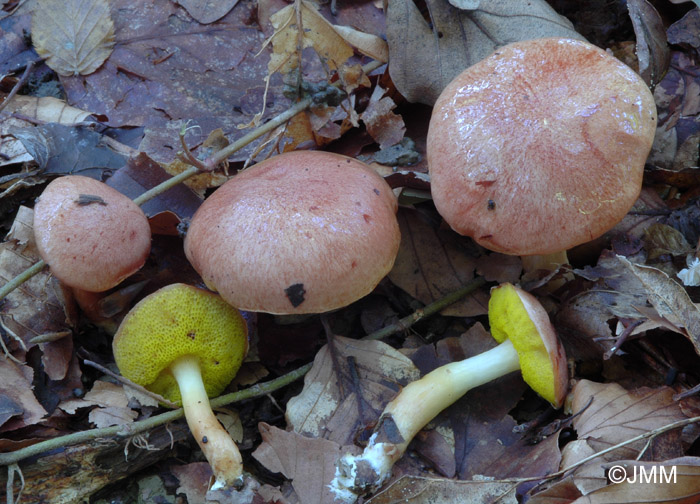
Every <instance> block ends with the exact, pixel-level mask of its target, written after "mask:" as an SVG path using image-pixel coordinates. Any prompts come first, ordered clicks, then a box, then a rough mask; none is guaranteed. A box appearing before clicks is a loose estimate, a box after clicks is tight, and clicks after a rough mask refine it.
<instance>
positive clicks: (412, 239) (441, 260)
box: [389, 208, 488, 317]
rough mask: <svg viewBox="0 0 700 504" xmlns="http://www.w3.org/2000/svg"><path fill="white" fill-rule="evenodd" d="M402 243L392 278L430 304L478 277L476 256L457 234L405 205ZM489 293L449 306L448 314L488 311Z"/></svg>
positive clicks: (444, 311) (423, 301)
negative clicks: (464, 247) (469, 252)
mask: <svg viewBox="0 0 700 504" xmlns="http://www.w3.org/2000/svg"><path fill="white" fill-rule="evenodd" d="M398 218H399V227H400V229H401V245H400V247H399V253H398V255H397V257H396V262H395V263H394V268H393V269H392V270H391V271H390V272H389V279H390V280H391V281H392V282H393V283H394V284H395V285H397V286H399V287H400V288H401V289H403V290H405V291H406V292H408V293H409V294H410V295H411V296H413V297H415V298H417V299H418V300H420V301H421V302H422V303H425V304H428V303H431V302H433V301H436V300H438V299H440V298H442V297H443V296H444V295H446V294H447V293H449V292H452V291H454V290H457V289H458V288H459V287H461V286H463V285H464V284H466V283H467V282H469V281H470V280H472V279H473V278H474V269H475V267H476V261H475V258H473V257H471V256H469V255H468V254H467V253H465V251H464V249H463V248H462V247H460V246H459V244H458V243H457V242H456V241H455V240H456V239H457V238H455V236H454V234H453V233H449V232H443V231H441V230H439V229H435V228H434V227H433V226H431V225H430V224H429V223H428V222H427V221H426V219H425V218H424V217H423V216H421V215H420V214H419V213H418V212H416V211H413V210H408V209H405V208H401V209H400V210H399V214H398ZM487 304H488V299H487V295H486V294H485V293H483V292H481V291H477V292H476V293H474V294H472V295H470V296H468V297H467V298H465V299H464V300H462V301H459V302H457V303H455V304H453V305H451V306H448V307H447V308H445V309H444V310H443V311H442V313H443V314H444V315H452V316H460V317H472V316H475V315H483V314H484V313H486V311H487V310H486V306H487Z"/></svg>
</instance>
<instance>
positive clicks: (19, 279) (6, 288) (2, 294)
mask: <svg viewBox="0 0 700 504" xmlns="http://www.w3.org/2000/svg"><path fill="white" fill-rule="evenodd" d="M44 266H46V263H45V262H44V261H43V260H42V259H39V261H38V262H35V263H34V264H33V265H32V266H30V267H29V268H27V269H26V270H24V271H23V272H22V273H20V274H19V275H17V276H16V277H14V278H13V279H12V280H10V281H9V282H7V283H6V284H5V285H3V286H2V287H1V288H0V301H1V300H3V299H5V298H6V297H7V295H8V294H9V293H10V292H12V291H13V290H15V289H16V288H17V287H19V286H20V285H22V284H23V283H24V282H26V281H27V280H29V279H30V278H32V277H33V276H34V275H36V274H37V273H39V272H40V271H41V270H43V269H44Z"/></svg>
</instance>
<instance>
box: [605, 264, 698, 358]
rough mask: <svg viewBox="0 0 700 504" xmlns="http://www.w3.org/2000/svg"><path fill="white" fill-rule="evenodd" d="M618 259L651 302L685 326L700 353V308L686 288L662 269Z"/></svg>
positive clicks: (660, 310) (658, 310)
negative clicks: (630, 272) (638, 282)
mask: <svg viewBox="0 0 700 504" xmlns="http://www.w3.org/2000/svg"><path fill="white" fill-rule="evenodd" d="M618 257H619V259H620V261H621V262H622V264H624V265H625V266H626V267H627V268H629V269H630V270H631V271H632V272H633V273H634V275H635V276H636V277H637V278H638V279H639V280H640V281H641V283H642V285H643V286H644V288H645V290H646V293H647V297H648V299H649V302H650V303H651V304H652V305H653V306H654V308H655V309H656V311H657V312H658V313H659V315H661V316H662V317H666V318H668V319H669V320H671V321H673V322H675V323H677V324H679V325H681V326H683V327H685V330H686V331H687V334H686V336H687V337H688V339H689V340H690V342H691V343H692V344H693V346H694V347H695V351H696V352H697V353H698V354H700V339H699V338H700V308H698V307H697V306H696V305H695V304H694V303H693V301H692V300H691V299H690V296H689V295H688V292H687V291H686V290H685V288H684V287H683V286H681V285H680V284H679V283H678V282H676V281H675V280H673V279H672V278H670V277H669V276H668V275H667V274H666V273H664V272H663V271H661V270H658V269H656V268H652V267H651V266H642V265H639V264H634V263H632V262H630V261H629V260H627V259H626V258H625V257H622V256H618Z"/></svg>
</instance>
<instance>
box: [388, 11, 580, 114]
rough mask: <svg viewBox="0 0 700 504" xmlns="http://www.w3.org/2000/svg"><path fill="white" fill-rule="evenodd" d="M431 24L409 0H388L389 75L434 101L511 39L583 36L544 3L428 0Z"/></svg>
mask: <svg viewBox="0 0 700 504" xmlns="http://www.w3.org/2000/svg"><path fill="white" fill-rule="evenodd" d="M426 6H427V8H428V11H429V12H430V14H429V16H430V20H431V22H432V26H429V25H428V22H427V21H426V19H425V17H424V16H423V13H422V12H421V11H420V10H419V9H418V7H417V6H416V5H415V4H414V3H413V0H389V7H388V11H387V42H388V43H389V74H390V75H391V78H392V80H393V82H394V83H395V84H396V88H397V89H398V91H399V92H400V93H401V94H402V95H403V96H404V97H405V98H406V99H407V100H408V101H409V102H413V103H424V104H426V105H432V104H433V103H435V100H436V99H437V97H438V95H439V94H440V92H441V91H442V90H443V88H444V87H445V86H446V85H447V84H448V83H449V82H450V81H451V80H452V79H453V78H454V77H455V76H456V75H457V74H459V73H460V72H461V71H462V70H464V69H465V68H467V67H469V66H471V65H473V64H474V63H476V62H478V61H480V60H482V59H484V58H485V57H486V56H488V55H489V54H491V53H492V52H493V51H494V50H495V49H497V48H498V47H500V46H503V45H505V44H508V43H510V42H516V41H518V40H528V39H532V38H539V37H566V38H574V39H582V38H583V37H581V35H579V34H578V33H577V32H576V31H575V30H574V29H573V26H572V25H571V23H570V22H569V21H568V20H567V19H566V18H564V17H562V16H560V15H559V14H557V13H556V12H555V11H554V10H553V9H552V8H551V7H550V6H549V4H547V2H545V1H542V0H535V1H530V2H503V1H500V0H482V2H481V5H480V7H479V9H477V10H474V11H462V10H459V9H457V8H455V7H453V6H452V5H449V4H448V3H447V2H444V1H442V0H428V1H427V2H426Z"/></svg>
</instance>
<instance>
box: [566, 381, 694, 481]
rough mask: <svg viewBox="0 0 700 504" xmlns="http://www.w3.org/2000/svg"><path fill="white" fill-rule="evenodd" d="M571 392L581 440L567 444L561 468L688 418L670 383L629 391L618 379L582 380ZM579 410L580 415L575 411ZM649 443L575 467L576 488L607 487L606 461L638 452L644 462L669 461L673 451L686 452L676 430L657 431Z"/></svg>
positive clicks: (612, 452)
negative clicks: (675, 398) (614, 380)
mask: <svg viewBox="0 0 700 504" xmlns="http://www.w3.org/2000/svg"><path fill="white" fill-rule="evenodd" d="M571 394H572V399H573V401H572V411H573V413H574V417H573V426H574V428H575V429H576V433H577V440H576V441H574V442H571V443H569V444H567V445H566V446H565V447H564V449H563V451H562V457H563V458H562V463H561V465H562V467H568V466H571V465H572V464H574V463H576V462H577V461H578V460H581V459H583V458H585V457H587V456H589V455H591V454H592V453H597V452H600V451H601V450H604V449H607V448H610V447H612V446H615V445H617V444H620V443H622V442H625V441H627V440H629V439H631V438H633V437H636V436H638V435H640V434H643V433H645V432H649V431H652V430H654V429H657V428H659V427H663V426H665V425H668V424H671V423H673V422H676V421H679V420H683V419H685V418H686V416H685V415H684V414H683V413H682V411H681V409H680V407H679V405H678V403H677V402H675V401H674V400H673V394H674V391H673V389H671V388H669V387H658V388H655V389H650V388H642V389H639V390H636V391H627V390H625V389H623V388H622V387H621V386H619V385H617V384H615V383H608V384H602V383H595V382H591V381H588V380H581V381H579V382H578V383H577V384H576V386H575V387H574V389H573V390H572V392H571ZM578 412H580V415H576V413H578ZM647 442H648V441H647V440H645V439H640V440H638V441H636V442H634V443H630V444H627V445H626V446H623V447H620V448H618V449H616V450H613V451H611V452H609V453H606V454H605V455H602V456H601V457H599V458H596V459H594V460H592V461H590V462H588V463H586V464H585V465H584V466H582V467H579V468H577V469H576V470H575V471H576V472H575V473H574V475H575V481H576V485H577V487H578V488H579V489H580V490H582V491H583V492H584V493H588V492H591V491H593V490H594V489H597V488H600V487H603V486H605V485H606V484H607V480H606V478H605V471H604V468H603V467H602V463H604V462H614V461H616V460H621V459H635V458H636V457H637V456H643V458H644V460H665V459H667V458H669V457H668V456H667V455H668V454H669V453H677V452H678V450H679V449H681V450H682V448H681V447H680V443H681V440H680V439H679V436H678V432H675V433H674V432H668V433H665V434H662V435H659V436H657V437H656V438H655V439H654V440H652V442H651V443H650V444H649V445H647ZM667 443H668V444H667ZM642 450H643V452H642ZM672 456H675V455H672Z"/></svg>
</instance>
